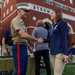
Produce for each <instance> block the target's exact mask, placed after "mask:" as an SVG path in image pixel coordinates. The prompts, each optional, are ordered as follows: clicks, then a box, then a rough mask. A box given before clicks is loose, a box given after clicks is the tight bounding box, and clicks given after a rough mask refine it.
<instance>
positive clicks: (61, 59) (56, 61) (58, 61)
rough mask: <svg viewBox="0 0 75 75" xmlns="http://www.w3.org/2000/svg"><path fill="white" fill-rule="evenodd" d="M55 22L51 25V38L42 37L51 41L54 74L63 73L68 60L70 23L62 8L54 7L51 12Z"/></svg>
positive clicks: (60, 74)
mask: <svg viewBox="0 0 75 75" xmlns="http://www.w3.org/2000/svg"><path fill="white" fill-rule="evenodd" d="M50 17H51V20H52V22H53V24H52V25H51V26H50V38H48V39H44V40H42V39H40V43H42V42H45V43H47V42H50V53H51V57H50V60H51V63H52V67H53V70H54V75H62V73H63V70H64V67H65V64H66V62H67V60H68V54H69V53H68V25H67V22H66V21H64V20H63V18H62V12H61V10H60V9H54V10H53V11H52V13H51V14H50Z"/></svg>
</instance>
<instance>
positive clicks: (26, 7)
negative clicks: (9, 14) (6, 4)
mask: <svg viewBox="0 0 75 75" xmlns="http://www.w3.org/2000/svg"><path fill="white" fill-rule="evenodd" d="M16 8H17V9H23V10H25V11H27V12H29V4H28V3H18V4H16Z"/></svg>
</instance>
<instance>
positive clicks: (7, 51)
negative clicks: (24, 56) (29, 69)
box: [2, 29, 13, 56]
mask: <svg viewBox="0 0 75 75" xmlns="http://www.w3.org/2000/svg"><path fill="white" fill-rule="evenodd" d="M12 45H13V42H12V35H11V30H10V29H7V30H6V31H5V32H4V35H3V38H2V56H12Z"/></svg>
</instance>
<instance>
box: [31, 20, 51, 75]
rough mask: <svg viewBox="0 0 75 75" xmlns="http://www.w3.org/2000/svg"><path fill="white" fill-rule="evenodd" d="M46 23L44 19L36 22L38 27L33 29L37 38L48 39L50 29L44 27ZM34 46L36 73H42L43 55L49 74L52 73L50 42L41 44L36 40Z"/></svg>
mask: <svg viewBox="0 0 75 75" xmlns="http://www.w3.org/2000/svg"><path fill="white" fill-rule="evenodd" d="M44 25H45V24H44V23H43V22H42V20H38V21H37V22H36V26H37V27H36V28H35V29H34V30H33V33H32V35H33V36H35V37H36V38H43V39H46V38H47V36H48V31H47V30H46V29H45V28H44ZM34 48H35V51H34V59H35V75H40V60H41V57H43V59H44V63H45V65H46V73H47V75H51V70H50V59H49V47H48V43H43V44H39V43H37V42H35V43H34Z"/></svg>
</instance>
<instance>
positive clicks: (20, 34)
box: [11, 3, 38, 75]
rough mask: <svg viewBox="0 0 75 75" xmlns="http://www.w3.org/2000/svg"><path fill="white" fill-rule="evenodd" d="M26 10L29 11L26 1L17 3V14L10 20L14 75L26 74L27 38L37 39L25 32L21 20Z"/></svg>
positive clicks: (25, 29)
mask: <svg viewBox="0 0 75 75" xmlns="http://www.w3.org/2000/svg"><path fill="white" fill-rule="evenodd" d="M27 12H29V9H28V4H27V3H21V4H20V3H19V4H17V16H16V17H15V18H14V19H13V20H12V21H11V33H12V40H13V46H12V53H13V59H14V66H15V73H14V75H26V71H27V62H28V54H27V44H28V42H27V40H33V41H36V42H37V41H38V39H37V38H35V37H33V36H30V35H29V34H28V33H27V28H26V26H25V25H24V22H23V20H22V18H24V17H25V16H26V13H27Z"/></svg>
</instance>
